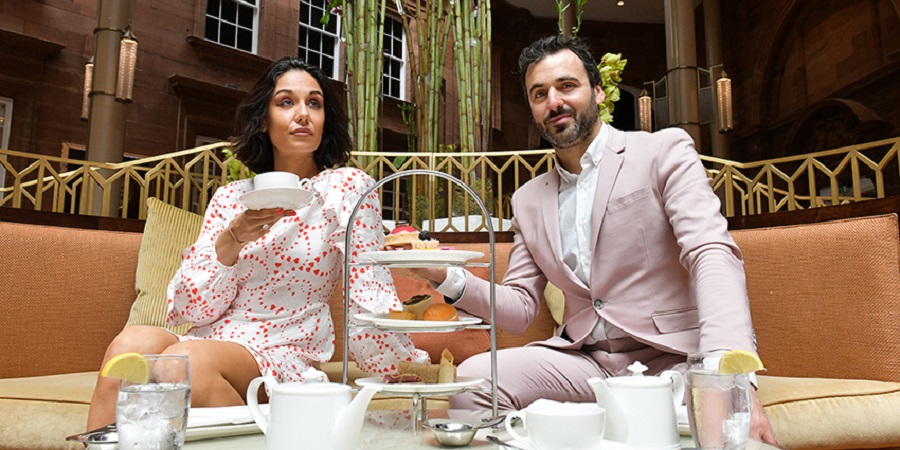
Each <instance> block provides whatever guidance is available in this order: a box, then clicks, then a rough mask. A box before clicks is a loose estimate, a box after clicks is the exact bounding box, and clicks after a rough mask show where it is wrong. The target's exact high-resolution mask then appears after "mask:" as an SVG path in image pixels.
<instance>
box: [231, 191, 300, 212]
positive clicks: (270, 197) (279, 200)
mask: <svg viewBox="0 0 900 450" xmlns="http://www.w3.org/2000/svg"><path fill="white" fill-rule="evenodd" d="M312 197H313V193H312V191H308V190H306V189H303V188H262V189H255V190H252V191H250V192H247V193H245V194H243V195H241V196H240V198H238V201H240V202H241V204H243V205H244V206H246V207H247V209H267V208H284V209H302V208H305V207H306V206H307V205H309V201H310V200H312Z"/></svg>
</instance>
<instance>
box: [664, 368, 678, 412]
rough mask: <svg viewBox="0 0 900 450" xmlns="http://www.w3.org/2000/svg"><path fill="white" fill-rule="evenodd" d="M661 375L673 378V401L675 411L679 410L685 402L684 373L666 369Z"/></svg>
mask: <svg viewBox="0 0 900 450" xmlns="http://www.w3.org/2000/svg"><path fill="white" fill-rule="evenodd" d="M659 376H661V377H663V378H669V379H671V380H672V401H673V403H674V404H675V411H678V408H681V404H682V403H684V375H682V374H681V372H678V371H675V370H665V371H663V373H661V374H659Z"/></svg>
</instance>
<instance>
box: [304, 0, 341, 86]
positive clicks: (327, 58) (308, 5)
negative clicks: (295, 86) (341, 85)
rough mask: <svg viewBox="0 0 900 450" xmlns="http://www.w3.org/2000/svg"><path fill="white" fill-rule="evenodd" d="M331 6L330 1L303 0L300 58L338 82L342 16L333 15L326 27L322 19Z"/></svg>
mask: <svg viewBox="0 0 900 450" xmlns="http://www.w3.org/2000/svg"><path fill="white" fill-rule="evenodd" d="M328 3H329V1H328V0H300V35H299V36H300V37H299V42H298V43H297V57H299V58H301V59H303V60H304V61H306V62H308V63H309V64H312V65H314V66H317V67H321V68H322V70H324V71H325V73H326V74H328V76H329V77H330V78H332V79H337V78H338V76H339V72H340V71H339V70H338V69H339V67H338V52H339V50H340V47H339V43H340V33H341V16H339V15H336V14H332V15H331V19H330V20H329V21H328V25H323V24H322V22H321V20H322V16H324V15H325V11H326V8H328Z"/></svg>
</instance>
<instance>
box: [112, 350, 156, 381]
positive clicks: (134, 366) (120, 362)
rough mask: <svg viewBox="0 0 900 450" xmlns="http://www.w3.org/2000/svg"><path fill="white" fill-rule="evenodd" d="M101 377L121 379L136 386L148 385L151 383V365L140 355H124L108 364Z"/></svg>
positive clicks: (114, 357)
mask: <svg viewBox="0 0 900 450" xmlns="http://www.w3.org/2000/svg"><path fill="white" fill-rule="evenodd" d="M100 376H104V377H110V378H119V379H121V380H127V381H129V382H131V383H134V384H146V383H147V382H148V381H150V364H149V363H148V362H147V358H144V355H142V354H140V353H134V352H131V353H122V354H121V355H116V356H113V357H112V358H110V360H109V361H107V362H106V365H104V366H103V370H101V371H100Z"/></svg>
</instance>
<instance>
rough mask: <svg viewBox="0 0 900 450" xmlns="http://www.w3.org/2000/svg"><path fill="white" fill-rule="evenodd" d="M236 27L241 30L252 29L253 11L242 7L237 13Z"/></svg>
mask: <svg viewBox="0 0 900 450" xmlns="http://www.w3.org/2000/svg"><path fill="white" fill-rule="evenodd" d="M238 17H239V19H238V25H240V26H241V27H243V28H253V9H251V8H248V7H246V6H242V7H241V8H240V10H239V11H238Z"/></svg>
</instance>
